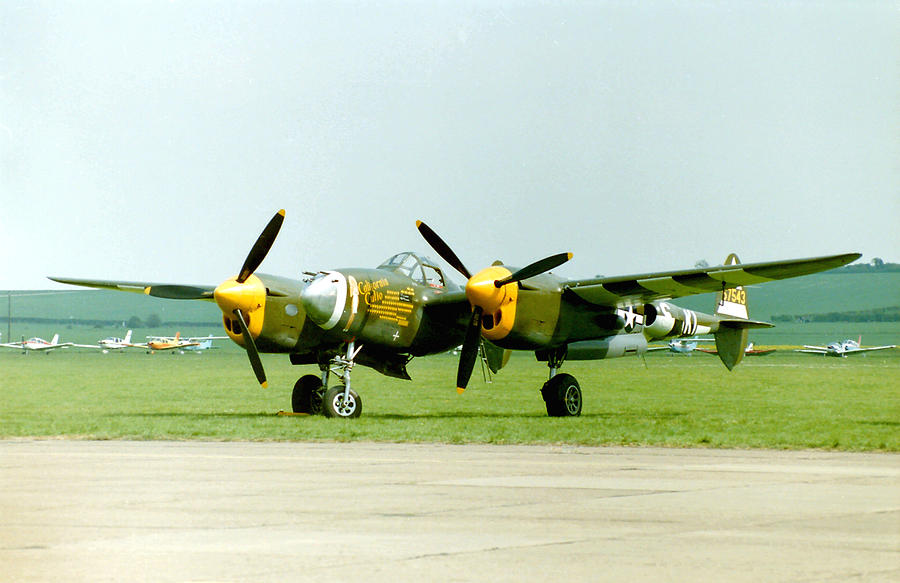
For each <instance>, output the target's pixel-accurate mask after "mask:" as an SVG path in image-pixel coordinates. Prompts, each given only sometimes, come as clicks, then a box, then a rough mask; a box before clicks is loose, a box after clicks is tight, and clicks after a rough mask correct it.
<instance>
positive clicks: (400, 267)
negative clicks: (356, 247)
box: [378, 251, 455, 288]
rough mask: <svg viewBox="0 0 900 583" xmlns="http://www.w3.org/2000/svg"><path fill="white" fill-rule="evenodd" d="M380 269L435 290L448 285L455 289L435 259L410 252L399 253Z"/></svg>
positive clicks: (380, 266) (379, 267)
mask: <svg viewBox="0 0 900 583" xmlns="http://www.w3.org/2000/svg"><path fill="white" fill-rule="evenodd" d="M378 269H386V270H388V271H393V272H395V273H400V274H403V275H405V276H407V277H410V278H411V279H413V280H414V281H416V282H418V283H420V284H422V285H427V286H429V287H433V288H444V287H447V286H448V285H449V286H451V287H455V286H454V285H453V283H452V282H449V281H446V280H445V279H444V272H443V271H441V268H440V267H438V266H437V263H436V262H435V261H434V260H433V259H430V258H428V257H422V256H420V255H416V254H415V253H412V252H410V251H404V252H403V253H397V254H396V255H394V256H393V257H391V258H389V259H388V260H387V261H385V262H384V263H382V264H381V265H379V266H378Z"/></svg>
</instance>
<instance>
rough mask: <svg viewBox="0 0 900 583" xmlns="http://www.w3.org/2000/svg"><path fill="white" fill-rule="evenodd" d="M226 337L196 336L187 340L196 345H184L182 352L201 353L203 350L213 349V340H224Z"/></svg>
mask: <svg viewBox="0 0 900 583" xmlns="http://www.w3.org/2000/svg"><path fill="white" fill-rule="evenodd" d="M227 338H228V336H213V335H212V334H210V335H209V336H196V337H191V338H188V340H190V341H192V342H196V344H191V345H186V346H184V350H189V351H191V352H203V351H204V350H209V349H210V348H214V347H213V342H212V341H213V340H225V339H227Z"/></svg>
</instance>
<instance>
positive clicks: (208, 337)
mask: <svg viewBox="0 0 900 583" xmlns="http://www.w3.org/2000/svg"><path fill="white" fill-rule="evenodd" d="M227 339H228V336H191V337H190V338H186V339H185V340H187V341H188V342H200V341H202V340H227Z"/></svg>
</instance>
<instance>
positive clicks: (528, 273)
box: [494, 253, 572, 288]
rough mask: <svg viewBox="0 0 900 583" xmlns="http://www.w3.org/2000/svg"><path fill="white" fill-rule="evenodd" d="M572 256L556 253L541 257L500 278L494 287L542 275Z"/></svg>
mask: <svg viewBox="0 0 900 583" xmlns="http://www.w3.org/2000/svg"><path fill="white" fill-rule="evenodd" d="M571 258H572V254H571V253H558V254H556V255H551V256H550V257H545V258H543V259H539V260H538V261H535V262H534V263H532V264H531V265H526V266H525V267H523V268H522V269H520V270H518V271H517V272H515V273H513V274H511V275H510V276H509V277H505V278H503V279H498V280H496V281H495V282H494V287H497V288H501V287H503V286H504V285H506V284H509V283H513V282H519V281H522V280H523V279H528V278H530V277H534V276H536V275H540V274H542V273H544V272H545V271H550V270H551V269H556V268H557V267H559V266H560V265H562V264H563V263H565V262H566V261H568V260H569V259H571Z"/></svg>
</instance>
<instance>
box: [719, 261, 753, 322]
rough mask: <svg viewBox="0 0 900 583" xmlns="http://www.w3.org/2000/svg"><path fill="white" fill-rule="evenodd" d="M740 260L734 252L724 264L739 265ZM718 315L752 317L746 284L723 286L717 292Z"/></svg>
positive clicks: (745, 318)
mask: <svg viewBox="0 0 900 583" xmlns="http://www.w3.org/2000/svg"><path fill="white" fill-rule="evenodd" d="M740 262H741V260H740V259H738V257H737V255H735V254H734V253H732V254H731V255H729V256H728V257H726V258H725V263H724V265H738V264H739V263H740ZM723 285H724V284H723ZM716 315H717V316H725V317H730V318H741V319H743V320H749V319H750V312H749V311H748V310H747V290H745V289H744V286H742V285H739V286H737V287H729V288H722V291H720V292H719V293H718V294H716Z"/></svg>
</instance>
